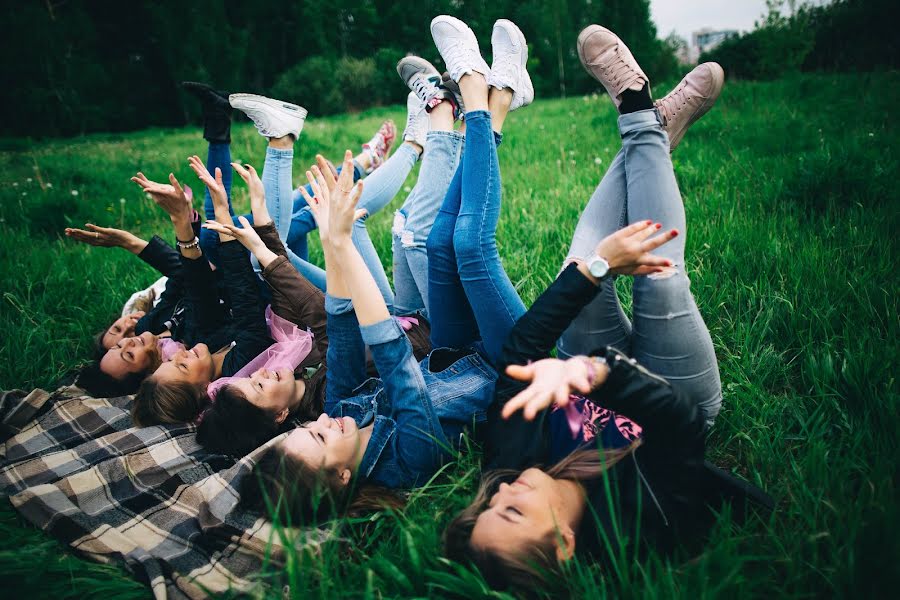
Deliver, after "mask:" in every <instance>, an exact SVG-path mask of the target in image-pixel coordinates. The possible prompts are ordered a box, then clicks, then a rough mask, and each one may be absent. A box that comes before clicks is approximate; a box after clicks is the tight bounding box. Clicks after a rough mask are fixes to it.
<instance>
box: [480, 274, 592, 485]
mask: <svg viewBox="0 0 900 600" xmlns="http://www.w3.org/2000/svg"><path fill="white" fill-rule="evenodd" d="M599 289H600V288H599V287H597V286H596V285H594V284H593V282H591V281H590V280H589V279H588V278H587V277H585V276H584V275H582V274H581V272H580V271H579V270H578V266H577V265H575V264H570V265H569V266H568V267H566V269H564V270H563V272H562V273H560V275H559V277H557V278H556V280H555V281H554V282H553V283H552V284H551V285H550V287H548V288H547V289H546V290H545V291H544V293H543V294H541V295H540V296H539V297H538V299H537V300H535V302H534V304H532V305H531V308H530V309H528V312H526V313H525V314H524V315H522V317H521V318H520V319H519V320H518V321H517V322H516V324H515V326H514V327H513V329H512V331H511V332H510V334H509V336H508V337H507V339H506V342H505V343H504V344H503V350H502V352H501V355H500V364H499V365H498V369H497V371H498V373H499V377H498V379H497V385H496V388H495V393H494V402H493V403H492V404H491V406H490V408H489V409H488V427H487V451H488V463H487V464H488V467H489V468H521V467H524V466H531V465H534V464H541V463H543V461H544V460H545V457H546V452H547V450H546V448H547V439H546V427H545V419H546V415H547V411H546V410H545V411H542V412H541V413H540V414H539V415H538V416H537V417H536V418H535V419H534V420H533V421H526V420H525V419H523V418H522V413H521V412H517V413H516V414H515V415H513V416H512V417H510V418H509V420H504V419H503V418H501V417H500V411H501V410H502V408H503V405H504V404H505V403H506V401H507V400H509V399H510V398H512V397H513V396H515V395H516V394H517V393H519V392H520V391H522V390H523V389H525V387H527V384H525V383H522V382H520V381H516V380H515V379H512V378H510V377H508V376H507V375H506V367H507V366H508V365H521V364H526V363H528V362H529V361H533V360H539V359H542V358H547V357H548V356H550V352H551V351H552V350H553V347H554V345H555V344H556V340H558V339H559V336H560V335H562V333H563V331H565V330H566V328H567V327H568V326H569V325H570V324H571V323H572V320H573V319H574V318H575V317H577V316H578V313H580V312H581V310H582V309H583V308H584V307H585V306H587V305H588V304H589V303H590V302H591V301H592V300H593V299H594V298H595V297H596V296H597V293H598V291H599Z"/></svg>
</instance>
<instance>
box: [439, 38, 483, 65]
mask: <svg viewBox="0 0 900 600" xmlns="http://www.w3.org/2000/svg"><path fill="white" fill-rule="evenodd" d="M441 56H443V58H444V64H446V65H447V66H448V67H450V65H453V66H456V67H458V66H459V65H460V64H462V65H471V64H472V63H478V62H480V60H481V56H480V55H478V52H477V51H475V50H474V49H473V48H470V47H469V46H467V45H466V43H465V42H464V41H462V40H457V41H455V42H453V43H452V44H450V45H449V46H447V48H446V49H445V50H444V51H443V52H441Z"/></svg>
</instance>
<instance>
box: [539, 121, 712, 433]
mask: <svg viewBox="0 0 900 600" xmlns="http://www.w3.org/2000/svg"><path fill="white" fill-rule="evenodd" d="M619 133H620V134H621V136H622V149H621V150H619V153H618V154H617V155H616V157H615V159H614V160H613V162H612V164H611V165H610V166H609V170H608V171H607V172H606V175H604V177H603V180H602V181H601V182H600V185H598V186H597V189H596V191H595V192H594V195H593V196H591V199H590V201H589V202H588V205H587V206H586V207H585V209H584V212H583V213H582V214H581V218H580V219H579V221H578V226H577V227H576V228H575V235H574V237H573V239H572V245H571V247H570V248H569V258H576V257H577V258H586V257H588V256H590V254H591V253H592V252H593V251H594V248H595V247H596V246H597V243H598V242H599V241H600V240H602V239H603V238H604V237H606V236H607V235H609V234H611V233H613V232H614V231H616V230H617V229H620V228H622V227H624V226H625V225H626V224H628V223H634V222H636V221H640V220H645V219H652V220H653V221H654V222H660V223H662V225H663V228H664V229H673V228H674V229H678V231H679V233H680V234H681V235H679V236H678V237H676V238H675V239H674V240H672V241H670V242H669V243H667V244H665V245H664V246H662V247H660V248H659V249H657V250H656V251H655V252H654V254H657V255H659V256H664V257H666V258H669V259H671V260H672V262H673V264H674V267H673V268H672V269H670V270H669V271H668V272H666V273H664V274H654V275H647V276H638V277H634V282H633V287H632V289H633V311H632V312H633V319H634V320H633V322H632V321H629V320H628V317H627V316H626V315H625V313H624V312H623V311H622V306H621V304H620V303H619V299H618V297H617V295H616V290H615V283H614V281H613V280H612V279H609V280H607V281H605V282H604V283H603V284H602V285H603V288H602V290H601V291H600V294H599V295H598V296H597V298H596V299H595V300H594V301H593V302H592V303H591V304H589V305H588V306H587V307H585V309H584V310H583V311H581V313H580V314H579V315H578V317H577V318H576V319H575V320H574V321H573V322H572V325H571V326H570V327H569V328H568V329H567V330H566V331H565V333H563V335H562V337H561V338H560V340H559V343H558V345H557V350H558V352H559V356H560V357H561V358H563V357H569V356H574V355H578V354H588V353H590V352H593V351H595V350H597V349H598V348H603V347H605V346H607V345H609V346H615V347H616V348H618V349H620V350H622V351H623V352H625V353H627V354H629V355H630V356H632V357H633V358H635V359H636V360H637V361H638V362H639V363H641V364H642V365H643V366H644V367H646V368H647V369H649V370H650V371H652V372H654V373H657V374H659V375H661V376H662V377H665V378H666V380H668V381H669V382H670V383H671V384H672V385H674V386H676V387H678V388H680V389H681V390H683V391H684V392H685V393H686V394H687V395H688V396H689V397H690V398H693V399H695V400H696V401H697V404H698V405H699V406H700V408H701V409H702V410H703V411H704V412H705V414H706V418H707V422H708V423H709V424H712V422H713V420H714V419H715V417H716V415H717V414H718V413H719V408H720V406H721V404H722V383H721V381H720V380H719V368H718V364H717V362H716V354H715V351H714V350H713V345H712V339H711V338H710V336H709V330H708V329H707V328H706V324H705V323H704V322H703V317H701V316H700V311H699V310H698V309H697V304H696V302H694V297H693V295H692V294H691V289H690V285H691V282H690V280H689V279H688V276H687V272H686V267H685V262H684V245H685V238H686V233H687V226H686V223H685V216H684V205H683V204H682V201H681V194H680V193H679V191H678V183H677V182H676V181H675V173H674V171H673V170H672V161H671V159H670V157H669V138H668V136H667V135H666V133H665V132H664V131H663V128H662V125H661V122H660V118H659V115H658V113H657V112H656V110H644V111H639V112H634V113H630V114H626V115H621V116H620V117H619Z"/></svg>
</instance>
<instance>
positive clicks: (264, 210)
mask: <svg viewBox="0 0 900 600" xmlns="http://www.w3.org/2000/svg"><path fill="white" fill-rule="evenodd" d="M231 167H232V168H233V169H234V170H235V171H237V174H238V175H240V176H241V179H243V180H244V183H246V184H247V189H248V190H249V192H250V212H251V213H252V214H253V224H254V225H256V226H259V225H268V224H269V223H271V222H272V216H271V215H270V214H269V208H268V207H267V206H266V190H265V187H263V182H262V180H261V179H260V178H259V175H258V174H257V173H256V169H254V168H253V166H251V165H241V164H239V163H236V162H233V163H231Z"/></svg>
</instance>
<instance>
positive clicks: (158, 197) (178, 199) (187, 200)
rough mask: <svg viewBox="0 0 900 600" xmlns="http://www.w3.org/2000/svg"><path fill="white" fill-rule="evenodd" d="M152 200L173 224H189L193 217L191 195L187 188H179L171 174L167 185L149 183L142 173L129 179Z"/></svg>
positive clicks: (189, 189) (179, 185)
mask: <svg viewBox="0 0 900 600" xmlns="http://www.w3.org/2000/svg"><path fill="white" fill-rule="evenodd" d="M131 181H133V182H135V183H136V184H138V185H139V186H141V188H142V189H143V190H144V191H145V192H146V193H148V194H150V197H151V198H153V201H154V202H156V204H157V205H158V206H159V207H160V208H162V209H163V210H164V211H166V213H168V215H169V218H170V219H171V220H172V222H173V223H190V222H191V220H192V219H193V217H194V207H193V205H192V204H191V200H192V199H193V193H192V192H191V188H189V187H188V186H184V188H182V187H181V184H180V183H178V180H177V179H175V175H174V174H173V173H169V183H168V184H165V183H156V182H155V181H150V180H149V179H147V176H146V175H144V174H143V173H140V172H138V174H137V175H135V176H134V177H132V178H131Z"/></svg>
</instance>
